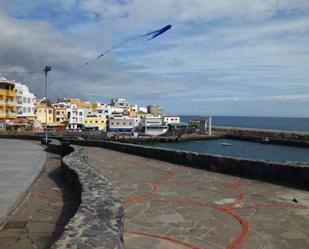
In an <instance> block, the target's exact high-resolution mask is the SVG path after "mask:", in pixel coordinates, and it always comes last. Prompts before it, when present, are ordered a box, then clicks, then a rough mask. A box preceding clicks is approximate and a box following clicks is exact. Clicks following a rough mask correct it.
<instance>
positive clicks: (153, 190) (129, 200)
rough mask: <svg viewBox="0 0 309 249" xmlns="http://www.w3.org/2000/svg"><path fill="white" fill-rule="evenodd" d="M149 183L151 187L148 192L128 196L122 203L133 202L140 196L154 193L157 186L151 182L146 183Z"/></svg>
mask: <svg viewBox="0 0 309 249" xmlns="http://www.w3.org/2000/svg"><path fill="white" fill-rule="evenodd" d="M148 184H150V187H151V191H150V192H146V193H143V194H142V195H139V196H135V197H129V198H127V199H125V200H124V201H123V204H124V205H125V204H128V203H134V202H136V201H138V200H140V199H142V198H145V197H147V196H149V195H152V194H154V193H156V192H157V191H158V186H157V185H156V184H152V183H148Z"/></svg>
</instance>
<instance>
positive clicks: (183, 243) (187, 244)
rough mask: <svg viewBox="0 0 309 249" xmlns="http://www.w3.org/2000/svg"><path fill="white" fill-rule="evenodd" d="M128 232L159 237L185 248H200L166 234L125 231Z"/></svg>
mask: <svg viewBox="0 0 309 249" xmlns="http://www.w3.org/2000/svg"><path fill="white" fill-rule="evenodd" d="M127 233H128V234H132V235H139V236H144V237H149V238H154V239H160V240H166V241H169V242H172V243H175V244H178V245H182V246H184V247H186V248H191V249H201V248H200V247H198V246H195V245H191V244H189V243H187V242H184V241H182V240H178V239H173V238H170V237H166V236H162V235H157V234H150V233H140V232H127Z"/></svg>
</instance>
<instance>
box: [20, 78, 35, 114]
mask: <svg viewBox="0 0 309 249" xmlns="http://www.w3.org/2000/svg"><path fill="white" fill-rule="evenodd" d="M15 88H16V90H17V92H16V113H17V118H28V119H32V120H33V119H35V103H36V97H35V95H34V94H33V93H31V92H30V91H29V88H28V87H27V86H26V85H24V84H21V83H15Z"/></svg>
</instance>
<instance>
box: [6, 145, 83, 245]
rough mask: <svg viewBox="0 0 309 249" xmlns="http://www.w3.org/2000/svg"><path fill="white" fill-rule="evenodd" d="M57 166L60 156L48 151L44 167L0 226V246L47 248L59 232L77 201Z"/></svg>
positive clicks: (71, 214) (74, 209)
mask: <svg viewBox="0 0 309 249" xmlns="http://www.w3.org/2000/svg"><path fill="white" fill-rule="evenodd" d="M27 145H28V144H27ZM59 166H60V157H59V156H58V155H55V154H52V153H48V160H47V163H46V164H45V167H44V168H43V170H42V171H41V172H40V174H39V176H38V177H37V178H36V180H35V181H34V182H33V184H32V185H31V188H30V189H29V190H28V191H27V193H26V195H24V197H25V198H22V200H21V202H19V205H18V206H17V208H16V209H14V210H11V212H10V215H8V216H7V217H6V220H5V222H3V227H2V228H0V248H1V249H47V248H50V246H51V245H52V244H53V243H54V242H55V241H56V240H57V239H58V238H59V236H60V235H61V234H62V232H63V229H64V226H65V224H66V223H67V222H68V221H69V219H70V218H71V217H72V216H73V215H74V213H75V212H76V209H77V207H78V201H77V200H76V199H75V198H74V194H73V193H72V192H71V190H70V189H69V188H67V187H66V185H65V183H64V181H63V178H62V175H61V172H60V169H59Z"/></svg>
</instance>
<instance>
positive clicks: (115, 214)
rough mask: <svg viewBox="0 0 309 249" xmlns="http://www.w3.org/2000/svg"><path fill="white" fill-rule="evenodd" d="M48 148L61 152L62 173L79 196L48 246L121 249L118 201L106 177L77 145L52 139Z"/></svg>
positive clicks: (121, 237) (54, 248)
mask: <svg viewBox="0 0 309 249" xmlns="http://www.w3.org/2000/svg"><path fill="white" fill-rule="evenodd" d="M48 150H49V151H53V152H56V153H61V154H62V155H63V156H64V157H63V158H62V161H61V169H62V174H63V177H64V179H65V181H66V183H67V185H69V186H70V187H71V188H72V189H73V190H74V191H75V193H76V195H77V196H78V198H79V199H80V206H79V208H78V210H77V212H76V213H75V215H74V216H73V218H72V219H71V220H70V221H69V223H68V224H66V226H65V231H64V233H63V234H62V235H61V237H60V238H59V239H58V240H57V241H56V243H55V244H54V245H53V246H52V249H65V248H87V249H91V248H102V249H123V248H124V246H123V223H124V210H123V206H122V201H121V198H120V196H119V195H118V194H117V193H116V192H115V191H114V190H113V188H112V186H111V184H110V183H109V181H108V180H107V178H105V177H104V176H103V175H102V174H100V173H99V172H97V171H96V170H95V169H93V168H92V167H90V166H89V165H88V164H87V162H86V161H85V158H84V154H83V148H81V147H79V146H71V145H69V143H67V142H63V143H62V144H61V143H60V142H59V141H57V140H53V139H52V140H50V142H49V144H48Z"/></svg>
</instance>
